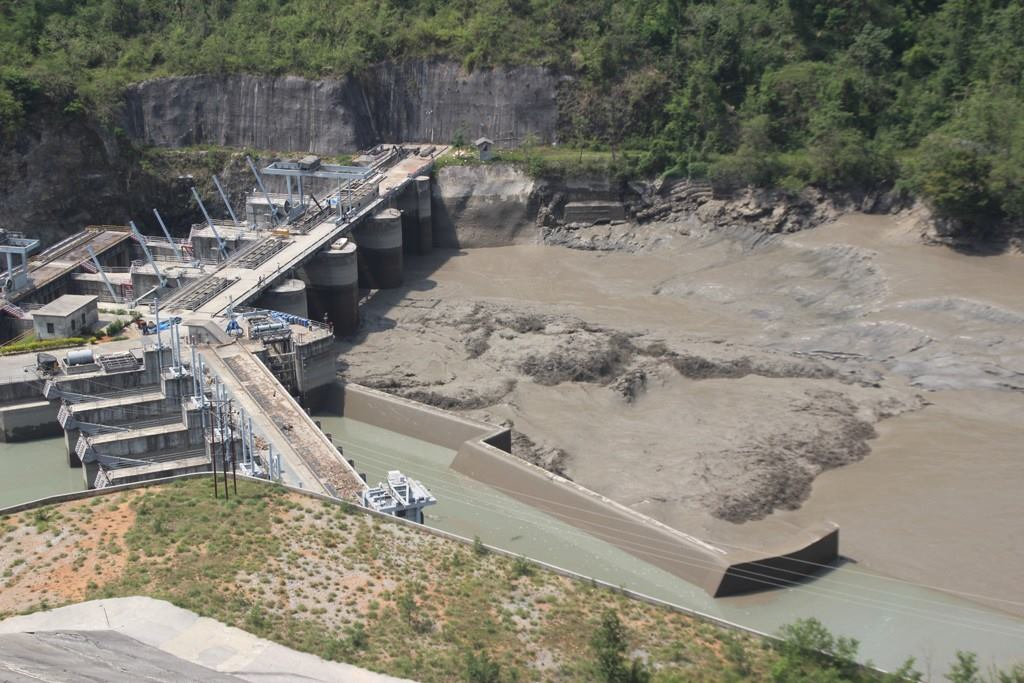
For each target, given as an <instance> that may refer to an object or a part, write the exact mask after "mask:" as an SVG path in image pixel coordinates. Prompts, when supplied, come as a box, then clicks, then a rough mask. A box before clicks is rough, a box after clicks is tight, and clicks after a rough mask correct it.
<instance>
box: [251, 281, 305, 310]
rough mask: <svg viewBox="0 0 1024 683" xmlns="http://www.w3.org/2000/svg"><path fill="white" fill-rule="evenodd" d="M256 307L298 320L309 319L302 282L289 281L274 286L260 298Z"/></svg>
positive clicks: (303, 283)
mask: <svg viewBox="0 0 1024 683" xmlns="http://www.w3.org/2000/svg"><path fill="white" fill-rule="evenodd" d="M257 306H259V307H260V308H269V309H270V310H272V311H281V312H282V313H288V314H289V315H296V316H298V317H300V318H308V317H309V306H308V302H307V300H306V283H305V282H303V281H302V280H295V279H289V280H284V281H282V282H281V283H280V284H277V285H274V286H273V287H271V288H270V289H269V290H267V291H266V292H265V293H264V294H263V296H262V297H261V298H260V300H259V302H258V303H257Z"/></svg>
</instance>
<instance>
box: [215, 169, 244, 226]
mask: <svg viewBox="0 0 1024 683" xmlns="http://www.w3.org/2000/svg"><path fill="white" fill-rule="evenodd" d="M213 184H214V185H216V186H217V192H220V198H221V199H223V200H224V206H226V207H228V213H229V214H230V215H231V222H232V223H234V224H235V225H238V218H237V217H236V216H235V210H234V209H232V208H231V202H229V201H228V195H227V193H225V192H224V188H223V187H221V186H220V181H219V180H217V176H213Z"/></svg>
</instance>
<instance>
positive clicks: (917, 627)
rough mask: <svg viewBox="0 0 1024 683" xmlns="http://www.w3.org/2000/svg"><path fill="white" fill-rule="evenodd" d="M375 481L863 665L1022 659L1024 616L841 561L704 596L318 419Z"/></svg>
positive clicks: (590, 571) (575, 565)
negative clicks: (852, 646)
mask: <svg viewBox="0 0 1024 683" xmlns="http://www.w3.org/2000/svg"><path fill="white" fill-rule="evenodd" d="M317 419H318V420H320V421H321V423H322V424H323V428H324V431H326V432H328V433H330V434H331V435H332V437H333V439H334V441H335V443H338V444H340V445H341V446H342V447H343V448H344V451H345V456H346V457H348V458H353V459H355V462H356V468H357V469H358V470H359V471H360V472H365V473H366V475H367V479H368V481H369V483H370V484H371V485H373V484H376V483H377V482H378V481H382V480H384V478H385V477H386V475H387V471H388V470H394V469H400V470H401V471H402V472H403V473H405V474H407V475H410V476H412V477H414V478H417V479H419V480H421V481H422V482H423V483H424V484H426V485H427V486H428V487H429V488H430V489H431V492H432V493H433V494H434V495H435V496H436V497H437V498H438V501H439V502H438V504H437V505H435V506H432V507H429V508H427V510H426V524H427V525H428V526H432V527H436V528H439V529H443V530H445V531H449V532H451V533H455V534H459V535H461V536H465V537H467V538H474V537H477V536H478V537H480V539H481V540H483V541H484V542H485V543H487V544H489V545H492V546H496V547H499V548H502V549H505V550H508V551H511V552H514V553H519V554H522V555H526V556H528V557H531V558H534V559H537V560H541V561H543V562H547V563H549V564H553V565H556V566H559V567H563V568H565V569H569V570H571V571H574V572H578V573H580V574H583V575H586V576H593V577H594V578H597V579H600V580H602V581H606V582H608V583H610V584H613V585H620V586H624V587H626V588H629V589H631V590H634V591H636V592H639V593H643V594H646V595H649V596H651V597H655V598H659V599H661V600H665V601H666V602H670V603H673V604H676V605H680V606H683V607H687V608H690V609H693V610H697V611H699V612H703V613H705V614H709V615H713V616H716V617H718V618H721V619H725V620H727V621H731V622H734V623H737V624H740V625H743V626H746V627H748V628H752V629H756V630H759V631H762V632H765V633H774V632H776V631H777V630H778V628H779V627H780V626H782V625H783V624H787V623H790V622H792V621H794V620H795V619H798V618H801V617H816V618H818V619H820V620H821V621H822V622H823V623H825V624H826V625H827V626H828V627H829V628H830V629H831V630H832V631H833V632H834V633H836V634H840V635H845V636H851V637H854V638H856V639H857V640H859V641H860V643H861V646H860V654H861V656H862V658H863V659H864V660H871V661H872V662H874V663H875V664H876V665H878V666H881V667H884V668H887V669H891V668H895V667H897V666H899V665H900V664H901V663H902V662H903V661H904V660H905V659H906V658H907V657H910V656H913V657H914V658H915V659H916V660H917V668H918V669H919V670H921V671H924V672H925V673H926V674H928V672H929V671H930V672H931V675H928V678H938V677H939V676H940V675H941V674H942V673H945V671H947V670H948V667H949V664H950V662H951V661H952V660H953V657H954V654H955V652H956V650H957V649H961V650H969V651H974V652H977V653H978V654H979V658H980V661H982V662H985V663H986V664H988V663H995V664H999V665H1001V666H1007V665H1009V664H1012V663H1015V662H1019V661H1021V659H1022V653H1024V620H1022V619H1019V618H1017V617H1014V616H1012V615H1009V614H1004V613H1001V612H999V611H996V610H993V609H989V608H987V607H984V606H982V605H979V604H975V603H973V602H969V601H967V600H961V599H958V598H955V597H952V596H950V595H948V594H946V593H942V592H939V591H934V590H930V589H927V588H922V587H919V586H915V585H912V584H910V583H906V582H902V581H897V580H893V579H889V578H887V577H885V576H882V575H879V574H876V573H873V572H870V571H865V570H862V569H860V568H858V567H857V566H856V565H855V564H852V563H851V564H847V565H845V566H842V567H839V568H837V569H834V570H831V571H829V572H828V573H825V574H823V575H820V576H818V577H817V578H815V579H813V580H811V581H809V582H807V583H805V584H802V585H799V586H796V587H791V588H787V589H780V590H774V591H770V592H766V593H760V594H756V595H751V596H744V597H739V598H726V599H717V600H715V599H712V598H710V597H709V596H708V595H707V594H706V593H705V592H704V591H702V590H701V589H699V588H697V587H696V586H693V585H691V584H689V583H686V582H685V581H683V580H682V579H679V578H677V577H675V576H673V575H671V574H668V573H667V572H664V571H662V570H660V569H658V568H656V567H653V566H651V565H649V564H647V563H645V562H642V561H640V560H638V559H636V558H634V557H633V556H631V555H629V554H627V553H625V552H623V551H621V550H619V549H618V548H615V547H613V546H611V545H609V544H607V543H605V542H604V541H602V540H600V539H598V538H596V537H593V536H590V535H588V534H586V533H583V532H581V531H578V530H577V529H575V528H573V527H571V526H569V525H567V524H565V523H563V522H561V521H559V520H557V519H554V518H553V517H550V516H548V515H547V514H545V513H543V512H540V511H538V510H536V509H534V508H532V507H530V506H528V505H526V504H524V503H520V502H518V501H515V500H513V499H511V498H508V497H507V496H504V495H502V494H500V493H498V492H497V491H494V490H493V489H490V488H488V487H487V486H485V485H483V484H480V483H478V482H475V481H473V480H471V479H469V478H467V477H465V476H463V475H461V474H459V473H457V472H454V471H452V470H451V469H449V467H448V466H449V464H450V463H451V461H452V459H453V458H454V457H455V452H454V451H452V450H449V449H446V448H441V447H439V446H435V445H434V444H430V443H426V442H424V441H419V440H417V439H413V438H410V437H407V436H404V435H400V434H396V433H394V432H389V431H386V430H383V429H380V428H378V427H374V426H372V425H368V424H366V423H363V422H358V421H355V420H351V419H349V418H343V417H336V416H329V415H323V414H321V415H318V416H317Z"/></svg>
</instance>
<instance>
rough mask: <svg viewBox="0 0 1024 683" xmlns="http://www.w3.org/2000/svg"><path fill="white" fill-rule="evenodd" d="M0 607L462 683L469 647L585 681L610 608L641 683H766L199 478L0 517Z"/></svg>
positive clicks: (304, 502)
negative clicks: (136, 616)
mask: <svg viewBox="0 0 1024 683" xmlns="http://www.w3.org/2000/svg"><path fill="white" fill-rule="evenodd" d="M0 533H2V537H3V538H4V543H3V545H2V548H0V573H2V572H9V575H8V576H7V577H6V578H5V579H4V580H5V581H6V582H7V583H6V585H5V587H4V590H3V591H2V593H0V613H14V612H21V611H32V610H36V609H42V608H45V607H48V606H49V607H52V606H56V605H58V604H61V603H66V602H72V601H77V600H81V599H87V598H95V597H113V596H125V595H149V596H152V597H155V598H159V599H165V600H169V601H170V602H172V603H174V604H176V605H179V606H181V607H185V608H187V609H191V610H193V611H195V612H197V613H199V614H202V615H204V616H209V617H213V618H216V619H218V620H220V621H223V622H225V623H228V624H231V625H234V626H238V627H241V628H244V629H246V630H248V631H251V632H253V633H256V634H257V635H260V636H263V637H266V638H269V639H271V640H274V641H276V642H279V643H283V644H285V645H289V646H291V647H294V648H297V649H299V650H304V651H307V652H313V653H316V654H318V655H321V656H323V657H325V658H328V659H335V660H343V661H348V662H351V663H354V664H358V665H360V666H364V667H367V668H371V669H375V670H378V671H383V672H387V673H391V674H395V675H399V676H409V677H415V678H417V679H419V680H424V681H451V680H462V679H464V678H465V676H466V657H467V654H468V653H470V652H478V651H484V652H487V653H489V656H490V658H491V659H492V660H494V661H496V662H497V663H499V664H500V665H501V670H502V680H543V681H587V680H593V675H594V672H593V670H592V668H591V667H592V663H591V662H592V659H593V658H592V655H591V653H590V650H589V640H590V634H591V633H592V632H593V630H594V628H595V625H596V624H597V622H598V619H599V617H600V615H601V613H602V612H603V611H604V610H606V609H614V610H616V611H617V613H618V614H619V616H620V618H621V619H622V621H623V623H624V624H625V625H626V626H627V628H628V630H629V633H630V638H631V640H630V646H631V648H632V654H633V656H637V657H641V658H643V659H645V660H646V661H647V663H648V665H649V667H650V668H651V669H652V670H653V671H654V674H655V676H654V680H655V681H683V680H686V681H692V680H697V681H719V680H738V679H739V678H744V677H746V676H745V675H744V674H749V675H750V676H752V677H754V678H762V677H765V676H766V675H767V673H766V672H767V669H768V666H769V664H770V662H771V660H772V659H773V657H774V654H773V652H772V651H771V650H770V649H768V648H767V647H766V645H765V644H764V643H762V642H761V641H759V640H757V639H754V638H749V637H747V636H745V635H741V634H734V633H729V632H726V631H723V630H721V629H718V628H716V627H714V626H712V625H710V624H706V623H702V622H699V621H697V620H694V619H691V618H689V617H686V616H684V615H681V614H677V613H674V612H671V611H668V610H664V609H660V608H656V607H653V606H651V605H648V604H646V603H642V602H638V601H634V600H629V599H627V598H625V597H623V596H621V595H618V594H616V593H614V592H612V591H607V590H604V589H600V588H596V587H593V586H591V585H589V584H586V583H580V582H576V581H571V580H569V579H566V578H564V577H561V576H558V575H555V574H551V573H549V572H544V571H540V570H538V569H535V568H533V567H532V566H531V565H529V564H527V563H524V562H522V561H517V560H513V559H509V558H505V557H501V556H497V555H494V554H490V553H483V554H481V553H477V552H474V549H473V548H472V547H469V546H465V545H463V544H460V543H456V542H453V541H448V540H446V539H442V538H439V537H436V536H433V535H431V534H426V533H420V532H418V531H417V530H416V529H415V528H410V527H407V526H405V525H402V524H398V523H393V522H391V521H389V520H383V519H379V518H375V517H371V516H369V515H366V514H363V513H362V512H359V511H357V510H355V509H354V508H352V507H350V506H346V505H344V504H335V503H326V502H321V501H319V500H316V499H312V498H309V497H305V496H302V495H299V494H294V493H290V492H286V491H285V490H283V489H281V488H280V487H275V486H271V485H261V484H255V483H250V482H240V485H239V491H238V496H236V497H232V499H231V500H230V501H229V502H225V501H224V500H223V499H220V500H215V499H214V498H213V494H212V491H211V490H210V486H209V482H208V481H207V480H205V479H204V480H189V481H184V482H177V483H175V484H172V485H167V486H160V487H153V488H150V489H144V490H139V491H132V492H125V493H117V494H113V495H111V496H109V497H106V496H104V497H99V498H95V499H92V500H91V501H85V502H74V503H68V504H65V505H59V506H53V507H50V508H43V509H41V510H37V511H28V512H24V513H21V514H19V515H15V516H13V517H11V518H8V519H6V520H3V521H2V526H0Z"/></svg>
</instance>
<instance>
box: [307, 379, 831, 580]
mask: <svg viewBox="0 0 1024 683" xmlns="http://www.w3.org/2000/svg"><path fill="white" fill-rule="evenodd" d="M327 407H328V409H331V410H333V411H335V412H338V413H339V414H342V415H345V416H347V417H351V418H353V419H356V420H360V421H362V422H367V423H369V424H372V425H375V426H378V427H382V428H384V429H389V430H391V431H394V432H398V433H401V434H407V435H409V436H413V437H415V438H417V439H422V440H424V441H429V442H431V443H436V444H438V445H440V446H444V447H446V448H452V449H455V450H456V456H455V460H454V461H453V462H452V465H451V467H452V469H454V470H456V471H457V472H460V473H462V474H465V475H466V476H468V477H472V478H473V479H476V480H477V481H480V482H482V483H484V484H487V485H488V486H491V487H493V488H495V489H497V490H499V491H501V492H502V493H504V494H506V495H508V496H511V497H512V498H515V499H516V500H519V501H521V502H523V503H526V504H528V505H531V506H533V507H536V508H538V509H540V510H544V511H545V512H547V513H548V514H550V515H552V516H554V517H557V518H558V519H561V520H562V521H564V522H566V523H567V524H570V525H572V526H574V527H576V528H578V529H581V530H583V531H586V532H587V533H589V534H592V535H593V536H596V537H598V538H601V539H603V540H605V541H607V542H608V543H610V544H612V545H614V546H615V547H617V548H620V549H621V550H624V551H625V552H627V553H630V554H631V555H633V556H635V557H638V558H640V559H642V560H644V561H646V562H649V563H650V564H653V565H655V566H657V567H660V568H662V569H664V570H666V571H668V572H671V573H673V574H675V575H676V576H679V577H681V578H682V579H684V580H686V581H688V582H690V583H693V584H695V585H698V586H700V587H701V588H703V589H704V590H705V591H707V592H708V593H709V594H711V595H713V596H715V597H723V596H726V595H735V594H737V593H745V592H749V591H755V590H764V589H766V588H774V587H776V586H778V584H779V583H780V582H781V583H787V584H788V583H790V582H792V581H794V580H795V579H798V578H800V577H803V576H806V575H808V574H812V573H814V572H815V571H816V570H817V568H818V564H827V563H829V562H831V561H833V560H835V559H836V557H837V556H838V543H839V530H838V528H837V527H836V526H835V525H834V524H831V523H822V524H820V525H817V526H815V527H813V528H811V529H803V530H800V533H798V534H797V533H794V535H793V536H792V537H790V538H788V539H784V540H782V541H781V542H779V543H777V544H776V545H775V546H774V547H772V548H771V550H770V551H768V552H763V553H755V552H750V551H737V550H735V549H733V548H728V549H726V548H722V547H718V546H716V545H715V544H714V542H709V541H706V540H703V539H699V538H696V537H694V536H691V535H689V534H686V533H684V532H682V531H679V530H676V529H673V528H671V527H668V526H666V525H664V524H661V523H660V522H657V521H655V520H653V519H651V518H649V517H647V516H645V515H642V514H640V513H638V512H636V511H634V510H631V509H630V508H627V507H625V506H623V505H620V504H618V503H616V502H615V501H612V500H610V499H608V498H605V497H604V496H601V495H599V494H597V493H594V492H593V491H590V490H589V489H586V488H584V487H582V486H579V485H578V484H575V483H573V482H571V481H568V480H567V479H563V478H562V477H559V476H557V475H555V474H552V473H550V472H547V471H546V470H543V469H541V468H539V467H536V466H535V465H531V464H530V463H527V462H525V461H523V460H520V459H518V458H516V457H514V456H512V455H511V453H510V450H511V432H510V431H509V430H508V429H505V428H498V427H494V426H493V425H487V424H484V423H482V422H476V421H474V420H468V419H466V418H463V417H460V416H457V415H452V414H450V413H446V412H444V411H442V410H439V409H436V408H433V407H431V406H427V405H424V404H421V403H417V402H415V401H410V400H407V399H403V398H399V397H396V396H391V395H390V394H385V393H383V392H380V391H376V390H374V389H369V388H367V387H363V386H359V385H355V384H345V385H343V386H340V387H337V389H336V390H335V391H334V392H333V395H332V396H331V398H330V400H329V402H328V405H327Z"/></svg>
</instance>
